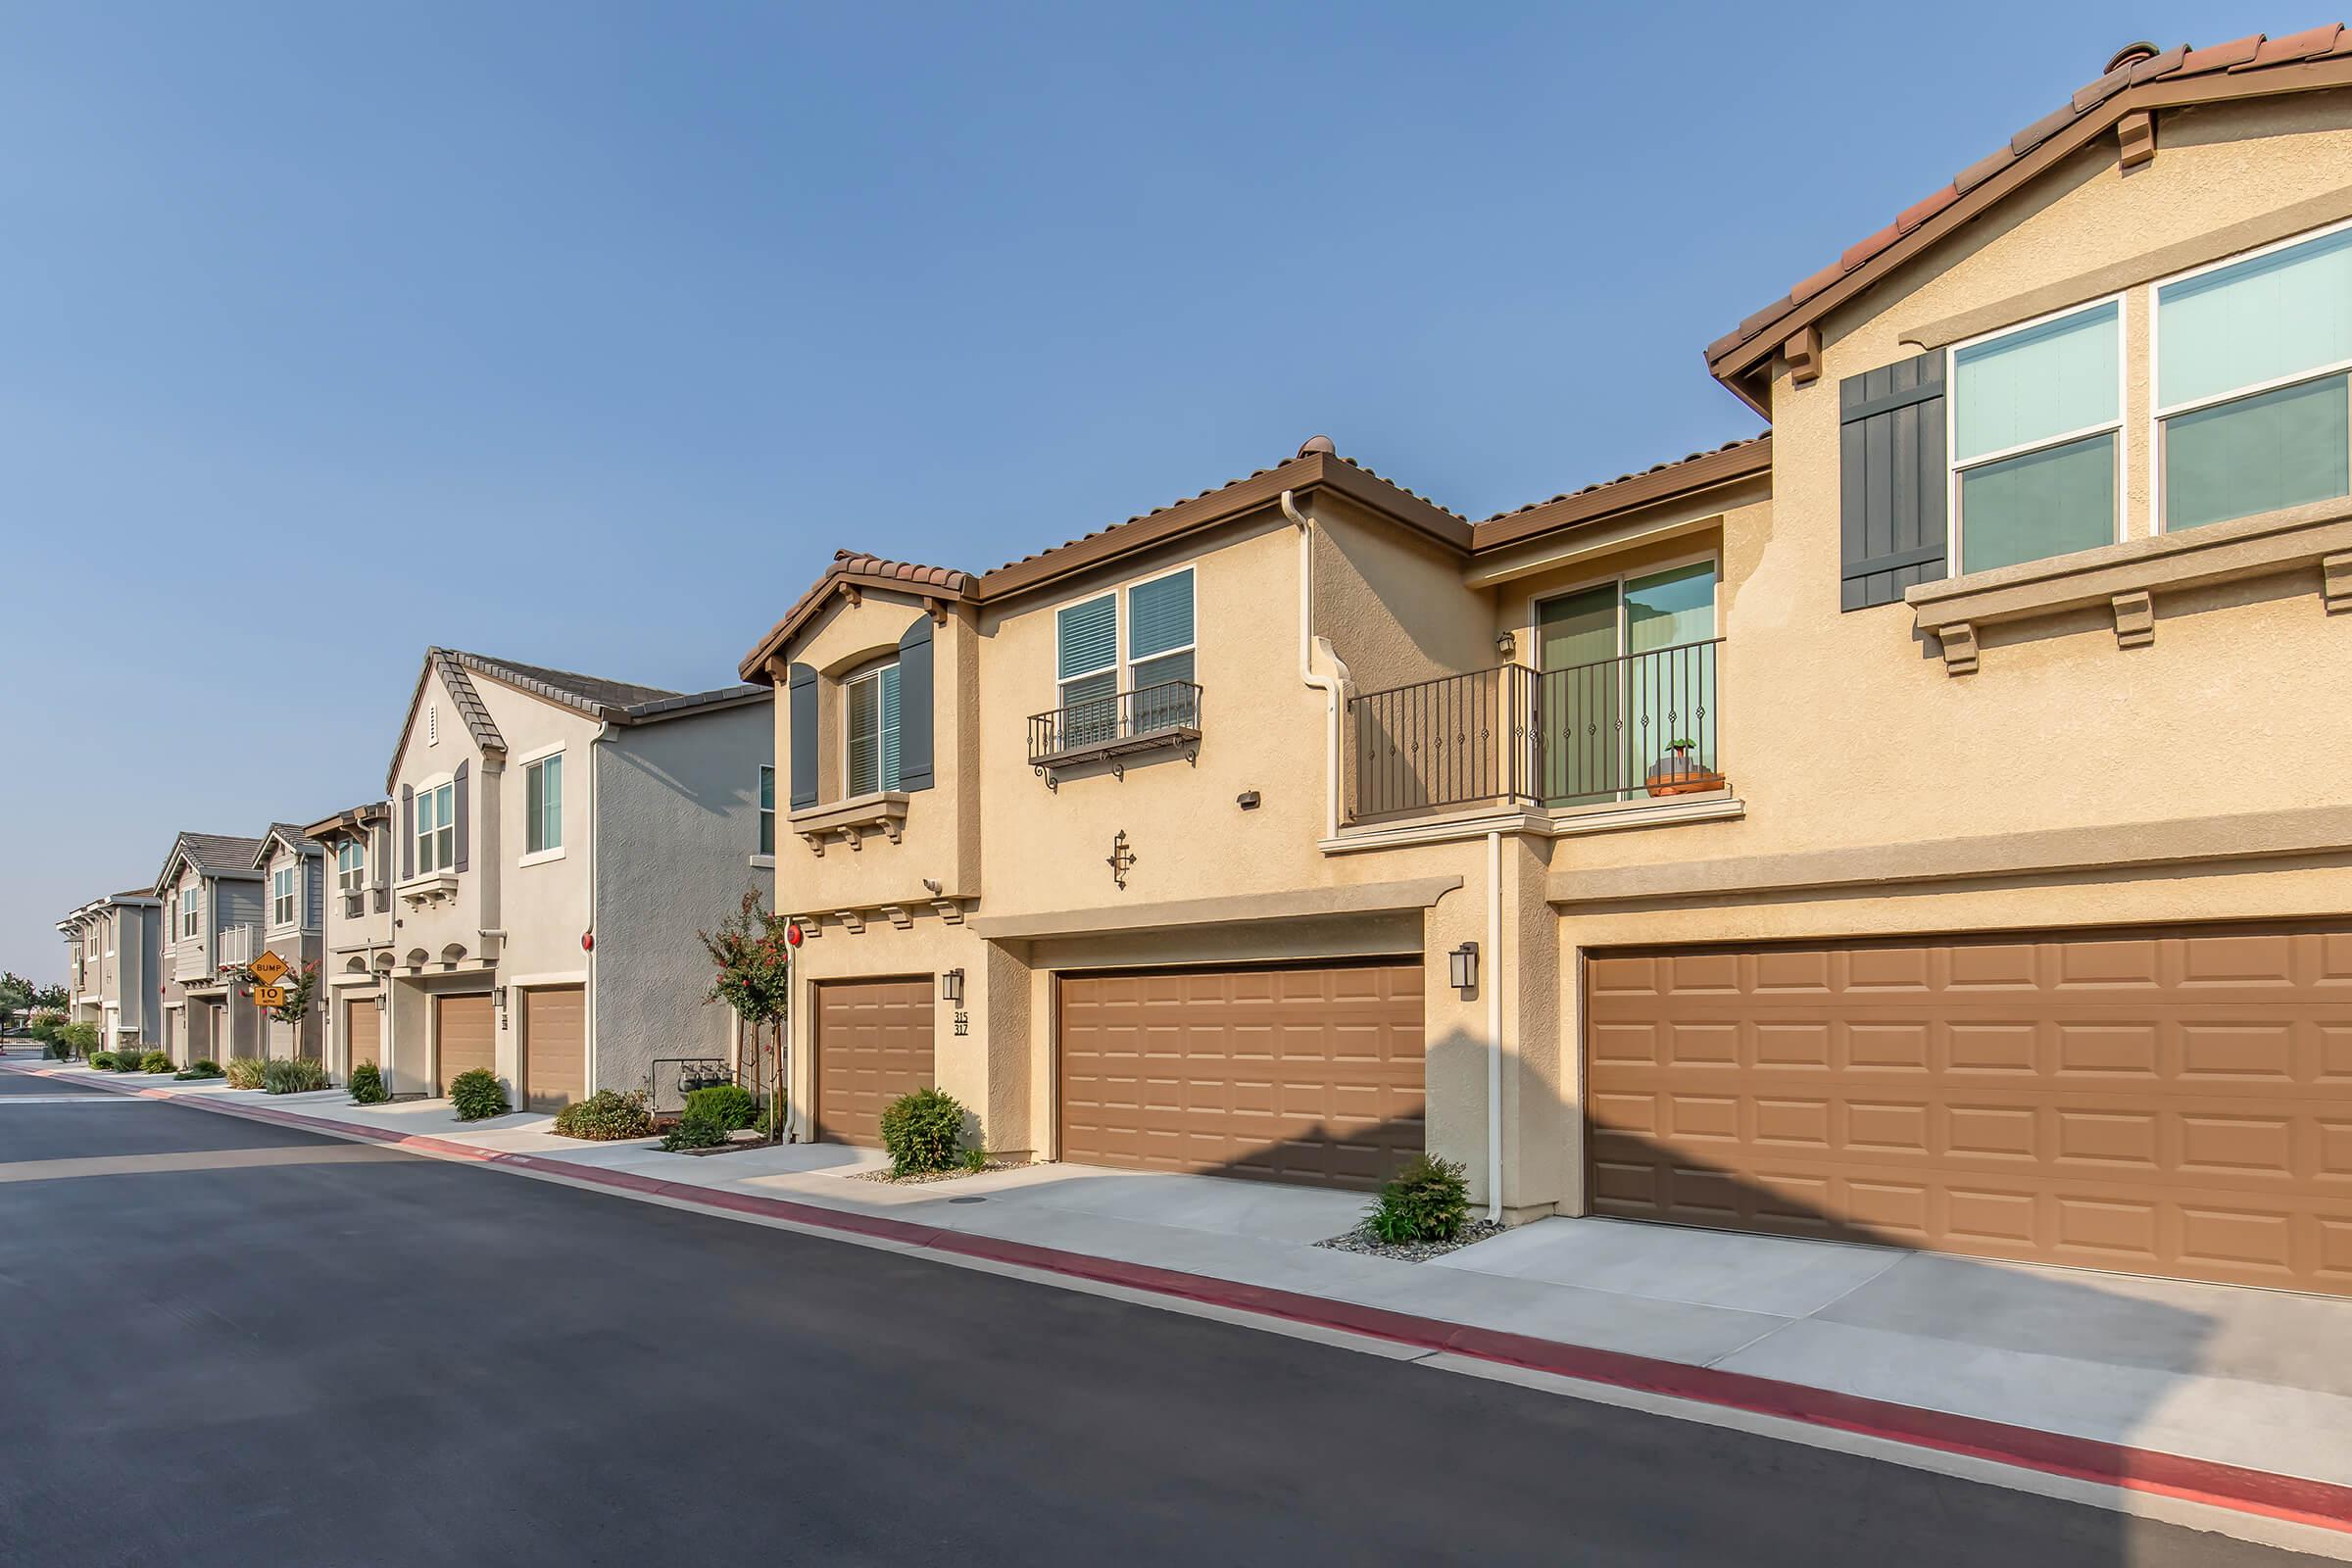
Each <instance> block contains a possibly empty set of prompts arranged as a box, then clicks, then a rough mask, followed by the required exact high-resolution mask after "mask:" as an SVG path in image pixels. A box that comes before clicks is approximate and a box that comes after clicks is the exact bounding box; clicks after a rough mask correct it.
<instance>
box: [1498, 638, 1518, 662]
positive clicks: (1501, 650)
mask: <svg viewBox="0 0 2352 1568" xmlns="http://www.w3.org/2000/svg"><path fill="white" fill-rule="evenodd" d="M1518 647H1519V639H1518V638H1516V637H1514V636H1512V635H1511V634H1510V633H1509V632H1507V631H1503V632H1496V633H1495V652H1496V653H1498V654H1500V655H1501V656H1502V657H1503V658H1505V659H1508V658H1510V657H1511V655H1512V653H1513V652H1515V651H1516V650H1517V649H1518Z"/></svg>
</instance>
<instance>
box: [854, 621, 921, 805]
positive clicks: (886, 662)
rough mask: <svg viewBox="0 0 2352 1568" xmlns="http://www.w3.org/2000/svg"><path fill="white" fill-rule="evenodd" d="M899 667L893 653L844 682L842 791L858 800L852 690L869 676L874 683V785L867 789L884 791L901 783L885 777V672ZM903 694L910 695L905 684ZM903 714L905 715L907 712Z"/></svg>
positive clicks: (879, 793)
mask: <svg viewBox="0 0 2352 1568" xmlns="http://www.w3.org/2000/svg"><path fill="white" fill-rule="evenodd" d="M898 667H899V660H898V656H897V655H895V654H893V655H890V656H888V657H886V658H882V659H877V660H875V661H874V662H872V663H870V664H868V665H866V666H865V667H864V668H862V669H860V670H858V672H857V673H856V674H853V675H850V676H848V677H846V678H845V679H844V680H843V681H842V683H841V793H842V797H843V798H844V799H845V800H857V799H859V798H860V797H859V795H858V792H857V791H856V790H853V789H852V788H851V787H850V777H851V769H852V768H853V767H854V766H855V765H856V764H855V763H854V761H853V760H852V754H851V750H850V743H851V733H850V724H851V718H852V715H851V712H850V708H851V697H850V694H851V692H853V691H855V690H856V689H857V688H858V686H860V685H862V684H864V683H865V682H867V681H869V680H870V681H872V682H873V683H874V787H873V788H872V789H870V790H867V791H865V792H864V793H865V794H867V795H884V794H888V793H889V792H890V791H892V790H895V789H897V788H898V787H899V781H898V780H896V779H889V780H885V779H884V778H883V777H882V672H883V671H884V670H886V669H896V668H898ZM899 678H900V680H901V681H904V680H905V679H906V678H907V677H906V676H904V675H901V676H900V677H899ZM899 695H900V698H901V699H902V701H903V700H904V699H905V697H906V688H905V687H904V686H902V687H901V688H900V692H899ZM902 717H904V715H903V714H902Z"/></svg>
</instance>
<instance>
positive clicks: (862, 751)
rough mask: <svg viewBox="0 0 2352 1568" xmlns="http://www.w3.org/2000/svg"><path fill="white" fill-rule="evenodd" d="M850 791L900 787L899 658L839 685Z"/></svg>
mask: <svg viewBox="0 0 2352 1568" xmlns="http://www.w3.org/2000/svg"><path fill="white" fill-rule="evenodd" d="M842 697H843V703H842V710H843V711H842V725H843V728H844V730H845V731H846V732H847V734H846V739H847V741H848V745H847V747H846V748H845V749H844V754H845V755H846V756H847V757H848V759H849V777H848V778H847V779H846V780H845V781H844V783H845V785H846V786H847V788H846V793H848V794H850V795H871V794H873V793H874V792H875V791H876V790H895V789H897V788H898V787H899V662H898V661H897V660H895V659H894V660H892V661H891V662H889V663H886V664H877V665H875V666H874V667H873V668H871V669H868V670H865V671H863V672H862V673H860V674H858V675H854V676H852V677H851V678H850V679H849V680H848V681H845V682H844V683H843V685H842Z"/></svg>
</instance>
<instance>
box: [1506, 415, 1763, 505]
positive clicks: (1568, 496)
mask: <svg viewBox="0 0 2352 1568" xmlns="http://www.w3.org/2000/svg"><path fill="white" fill-rule="evenodd" d="M1771 440H1772V436H1771V435H1770V434H1769V433H1765V434H1759V435H1751V436H1743V437H1741V438H1740V440H1737V441H1726V442H1725V443H1724V444H1723V445H1721V446H1719V447H1710V448H1708V449H1707V450H1706V451H1704V452H1693V453H1691V454H1690V455H1688V456H1686V457H1681V458H1677V459H1675V460H1674V461H1673V462H1671V463H1653V464H1651V465H1650V466H1648V467H1646V468H1642V469H1641V470H1639V471H1637V472H1634V473H1621V474H1619V475H1618V476H1617V477H1616V478H1614V479H1596V480H1594V481H1593V483H1591V484H1589V485H1587V486H1585V487H1584V488H1583V489H1582V490H1563V491H1562V492H1560V493H1559V494H1558V495H1556V496H1553V497H1551V498H1549V499H1548V500H1544V501H1530V502H1529V503H1528V504H1527V505H1526V506H1524V507H1513V508H1511V509H1510V510H1509V511H1508V512H1497V513H1496V514H1495V515H1493V516H1492V517H1487V518H1485V519H1483V520H1482V521H1481V523H1480V526H1481V527H1484V526H1485V525H1486V524H1487V523H1490V522H1500V521H1501V520H1502V519H1503V518H1505V517H1516V516H1518V515H1520V514H1521V513H1523V512H1533V511H1535V510H1536V509H1537V508H1538V507H1548V506H1552V505H1555V504H1556V503H1558V502H1562V501H1571V500H1574V499H1575V498H1577V497H1579V496H1598V495H1599V493H1600V492H1601V491H1603V490H1614V489H1616V488H1617V487H1618V486H1619V485H1630V484H1632V483H1633V482H1634V481H1635V480H1637V479H1647V478H1649V477H1651V476H1652V475H1656V474H1665V473H1671V472H1673V471H1675V470H1677V469H1682V468H1688V467H1689V466H1691V465H1692V464H1694V463H1703V462H1705V461H1706V460H1707V459H1709V458H1711V457H1713V456H1715V455H1716V454H1717V453H1719V452H1738V451H1740V449H1741V448H1743V447H1765V446H1767V445H1768V444H1769V443H1770V442H1771Z"/></svg>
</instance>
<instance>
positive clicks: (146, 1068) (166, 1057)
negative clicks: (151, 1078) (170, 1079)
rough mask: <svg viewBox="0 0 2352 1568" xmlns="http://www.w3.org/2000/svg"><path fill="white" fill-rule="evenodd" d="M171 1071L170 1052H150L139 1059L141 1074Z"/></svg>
mask: <svg viewBox="0 0 2352 1568" xmlns="http://www.w3.org/2000/svg"><path fill="white" fill-rule="evenodd" d="M171 1070H172V1057H171V1054H169V1053H168V1052H162V1051H150V1052H149V1053H147V1054H145V1055H144V1056H141V1057H140V1058H139V1071H141V1072H170V1071H171Z"/></svg>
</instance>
